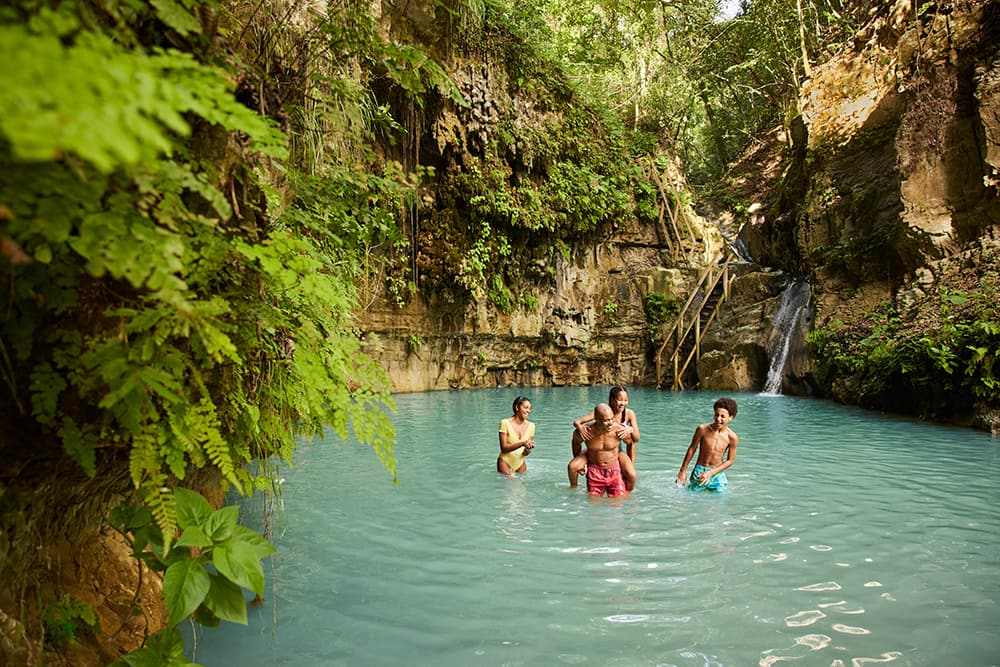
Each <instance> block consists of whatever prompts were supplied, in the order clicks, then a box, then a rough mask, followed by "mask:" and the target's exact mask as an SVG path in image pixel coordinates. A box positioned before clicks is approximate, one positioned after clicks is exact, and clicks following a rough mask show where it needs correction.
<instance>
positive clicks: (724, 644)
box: [188, 387, 1000, 667]
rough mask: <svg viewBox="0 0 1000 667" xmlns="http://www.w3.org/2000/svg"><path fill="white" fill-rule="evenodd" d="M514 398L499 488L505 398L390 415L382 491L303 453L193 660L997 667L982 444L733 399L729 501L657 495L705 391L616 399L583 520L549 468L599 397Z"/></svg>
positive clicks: (563, 460) (579, 503) (987, 454)
mask: <svg viewBox="0 0 1000 667" xmlns="http://www.w3.org/2000/svg"><path fill="white" fill-rule="evenodd" d="M522 392H523V393H525V394H526V395H527V396H529V397H530V398H531V399H532V403H533V407H534V411H533V414H532V417H531V419H532V421H534V422H535V423H536V424H537V428H538V431H537V435H536V442H537V443H538V446H537V448H536V449H535V452H534V453H533V454H532V455H531V456H530V457H529V459H528V472H527V473H526V474H525V475H522V476H521V477H519V478H518V479H516V480H510V479H506V478H502V477H500V476H498V475H497V474H496V469H495V460H496V454H497V449H498V445H497V423H498V422H499V420H500V419H501V418H503V417H508V416H510V413H511V411H510V405H511V402H512V400H513V399H514V397H515V396H516V395H517V393H518V392H517V391H516V390H481V391H461V392H433V393H422V394H407V395H399V396H397V397H396V400H397V404H398V412H397V414H396V415H395V419H394V421H395V423H396V427H397V435H398V445H397V458H398V470H399V485H398V486H393V485H392V483H391V477H390V475H389V474H388V473H387V472H385V470H384V469H382V468H381V467H380V465H379V463H378V462H377V460H376V459H375V456H374V455H373V454H372V452H371V451H370V450H368V449H366V448H364V447H361V446H359V445H357V444H354V443H342V442H340V441H339V440H337V439H336V438H335V437H334V438H333V439H331V440H330V441H326V442H320V441H316V442H310V443H303V444H302V445H301V446H300V448H299V450H298V452H297V454H296V457H295V465H294V467H293V468H292V469H285V470H283V471H282V475H283V476H284V477H285V480H286V481H285V483H284V493H283V497H282V499H281V504H282V507H283V510H282V512H281V515H280V517H279V516H276V517H274V518H273V519H272V525H273V527H274V531H275V532H274V535H273V541H274V543H275V544H276V545H277V546H278V548H279V552H278V553H277V554H276V555H275V556H274V557H273V559H272V560H273V562H268V563H265V570H267V571H268V579H269V590H268V594H267V601H266V603H265V604H264V606H263V607H260V608H256V609H251V610H250V624H249V626H247V627H244V626H237V625H232V624H226V625H224V626H223V627H221V628H217V629H206V630H204V631H199V633H198V637H197V655H196V659H197V661H198V662H200V663H202V664H204V665H207V666H211V665H244V666H251V665H295V666H299V665H303V666H305V665H310V666H311V665H351V666H367V665H372V666H382V665H385V666H388V665H401V664H407V665H435V666H437V665H441V666H452V665H454V666H478V665H484V666H485V665H497V666H499V665H540V666H545V665H562V664H565V665H602V666H603V665H629V666H633V665H773V664H778V663H785V662H791V663H793V664H800V665H826V666H833V667H840V666H844V667H853V666H855V665H868V664H891V665H934V666H938V665H949V666H958V665H961V666H963V667H967V666H975V665H996V664H1000V640H998V639H997V637H998V634H997V631H998V629H1000V607H998V603H1000V549H998V546H1000V517H998V515H997V511H996V509H997V506H998V504H1000V503H998V500H1000V491H998V486H997V478H998V474H1000V456H998V454H997V448H998V446H1000V440H998V439H997V438H995V437H992V436H990V435H988V434H984V433H980V432H975V431H969V430H963V429H957V428H949V427H942V426H936V425H930V424H925V423H920V422H916V421H911V420H906V419H900V418H894V417H887V416H884V415H879V414H876V413H868V412H863V411H859V410H856V409H851V408H845V407H842V406H837V405H834V404H831V403H827V402H823V401H817V400H812V399H801V398H791V397H784V396H764V395H755V394H735V395H733V396H734V398H736V400H737V401H738V403H739V413H738V415H737V417H736V419H735V420H733V422H732V423H731V428H733V430H735V431H736V432H737V433H738V434H739V436H740V445H739V450H738V457H737V462H736V464H735V465H734V466H733V467H732V468H731V469H730V470H729V472H728V477H729V492H728V493H727V494H725V495H710V494H693V493H691V492H688V491H686V490H684V489H682V488H680V487H677V486H676V485H675V484H674V482H673V480H674V477H675V475H676V473H677V468H678V467H679V465H680V462H681V459H682V458H683V455H684V451H685V449H686V448H687V446H688V444H689V442H690V439H691V435H692V433H693V431H694V428H695V426H696V425H697V424H699V423H702V422H707V421H710V419H711V416H712V401H713V400H714V399H715V398H716V397H717V396H716V395H714V394H711V395H709V394H705V393H699V392H683V393H672V392H656V391H652V390H643V389H635V390H633V391H632V393H631V402H630V407H631V408H633V409H634V410H635V411H636V413H637V415H638V419H639V426H640V429H641V434H642V439H641V441H640V443H639V448H638V462H637V463H638V464H637V468H638V473H639V486H638V488H637V490H636V492H635V493H634V494H633V495H632V496H631V497H629V498H627V499H624V500H621V499H608V498H604V499H599V500H594V499H590V498H588V497H587V495H586V492H585V490H584V489H583V488H579V489H569V488H568V486H567V482H566V471H565V470H566V464H567V462H568V460H569V457H570V448H569V436H570V433H571V430H572V424H571V423H572V420H573V419H574V418H576V417H579V416H581V415H583V414H585V413H586V412H587V411H589V410H590V409H591V408H592V407H593V405H594V404H595V403H597V402H600V401H605V400H607V388H604V387H586V388H550V389H529V390H522ZM244 515H245V519H246V520H247V522H248V523H250V524H251V525H255V526H256V527H258V528H259V527H260V525H261V519H260V516H259V512H255V510H254V504H253V503H249V504H248V505H247V506H246V507H245V508H244ZM188 641H189V644H191V643H192V642H191V640H190V637H189V640H188Z"/></svg>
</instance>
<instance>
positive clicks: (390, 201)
mask: <svg viewBox="0 0 1000 667" xmlns="http://www.w3.org/2000/svg"><path fill="white" fill-rule="evenodd" d="M258 9H260V7H258ZM281 18H282V17H280V16H276V15H272V14H268V12H267V11H256V10H254V9H253V8H250V7H243V6H239V5H235V6H231V7H218V6H215V7H213V6H208V5H202V4H201V3H190V2H173V1H171V0H158V1H156V2H151V3H146V2H141V1H137V2H121V3H119V2H112V3H87V2H84V3H76V2H54V3H48V2H33V1H28V0H26V1H22V2H18V3H15V4H14V5H13V6H10V5H8V6H5V8H4V9H2V10H0V57H2V58H3V61H4V63H5V67H4V68H3V69H2V70H0V88H2V89H3V90H4V91H6V92H5V93H4V95H3V96H2V97H0V270H2V272H3V275H4V284H5V288H4V290H3V292H2V294H0V309H2V311H3V313H4V317H3V318H0V360H2V364H0V377H2V379H3V381H4V382H3V384H4V387H5V391H4V392H3V393H2V395H0V406H2V412H3V413H4V414H6V415H10V418H11V419H17V420H18V421H19V422H20V423H22V424H28V425H30V431H29V432H23V433H20V434H19V438H18V439H17V440H16V441H14V440H8V439H4V440H3V441H2V442H0V449H2V452H3V455H4V456H5V457H6V458H7V459H9V460H13V461H17V460H23V459H26V458H28V457H31V456H33V455H34V454H37V451H38V448H39V447H42V448H45V447H50V448H51V449H52V451H56V449H55V448H58V449H60V450H61V451H62V452H64V454H65V455H67V456H69V457H71V458H72V459H73V460H75V461H76V463H78V464H79V466H80V467H81V468H82V469H83V470H84V471H86V473H87V474H88V475H90V476H101V475H108V474H111V473H110V471H112V470H114V469H117V468H119V467H121V466H125V467H126V468H127V469H128V471H129V478H130V481H131V485H132V487H133V488H134V490H135V492H136V495H137V497H138V498H139V499H141V501H142V503H143V505H142V507H141V509H139V508H134V509H133V510H131V511H130V512H129V513H128V515H127V516H125V517H124V518H123V517H119V519H118V520H117V521H116V523H117V524H118V525H119V527H120V528H121V529H122V530H123V531H124V532H127V533H129V534H130V535H131V536H132V538H131V539H132V540H133V544H134V547H135V556H136V557H137V558H139V559H141V560H143V561H145V562H146V563H147V565H149V566H150V567H151V568H152V569H153V570H154V571H161V572H162V573H163V576H164V591H165V594H166V603H167V610H168V614H169V621H170V624H169V627H168V628H167V630H166V631H165V634H164V635H163V636H161V637H160V638H159V639H157V640H155V641H150V642H149V643H148V644H147V646H146V648H145V649H143V652H142V653H140V654H137V655H135V656H133V657H132V658H128V657H127V658H126V661H127V662H129V663H130V664H153V663H155V664H168V663H171V661H180V662H183V659H182V656H181V654H179V653H178V651H177V647H176V642H175V641H174V640H175V639H176V637H177V635H176V631H175V630H173V626H174V625H176V623H177V622H179V621H180V620H182V619H184V618H186V617H188V616H189V615H191V614H192V613H194V614H195V617H196V618H198V619H199V620H203V621H204V620H209V621H216V620H217V619H224V620H232V621H237V622H245V611H244V612H243V613H242V614H241V613H240V611H239V608H240V607H241V606H242V604H243V602H242V595H241V594H240V589H241V588H247V589H250V590H253V591H255V592H257V593H262V592H263V590H262V584H263V578H262V575H260V574H259V568H260V565H259V561H260V558H262V557H264V556H266V555H267V554H268V553H270V546H269V545H267V544H266V542H265V541H264V540H263V538H261V537H260V536H256V535H254V534H252V533H251V531H248V530H247V529H244V528H241V527H239V526H237V525H236V524H235V514H234V513H233V512H232V511H230V510H229V509H228V508H227V509H224V510H219V511H217V512H211V511H210V508H208V506H207V502H206V501H204V500H203V499H201V498H200V496H197V495H196V494H193V493H192V492H190V491H186V490H184V489H182V488H181V487H180V486H179V485H180V484H181V483H183V482H184V480H186V479H188V478H189V477H190V476H191V472H192V471H193V470H196V469H211V470H213V471H214V472H215V474H216V475H217V476H218V478H219V479H220V480H222V483H223V484H224V485H225V486H227V487H228V488H231V489H233V490H235V491H237V492H240V493H244V494H249V493H254V492H255V491H269V490H271V488H272V487H271V483H270V481H269V480H268V479H267V476H266V474H261V473H258V472H254V471H265V472H266V471H267V470H268V469H269V466H267V465H264V466H250V465H249V464H250V463H251V462H254V461H267V460H268V459H269V458H271V457H277V458H280V459H284V460H289V459H290V457H291V455H292V452H293V450H294V448H295V444H296V441H297V439H298V438H301V437H306V438H310V437H314V436H319V435H321V434H324V433H327V432H335V433H337V434H338V435H339V436H341V437H342V438H343V437H347V435H348V433H349V432H353V434H354V436H355V438H356V439H357V440H358V441H359V442H361V443H364V444H368V445H370V446H371V447H373V449H374V451H375V453H376V455H377V456H378V457H379V458H380V459H381V460H382V461H383V462H384V463H385V465H386V467H387V468H388V469H389V471H390V473H393V471H394V459H393V454H392V447H393V437H394V435H393V427H392V423H391V421H390V419H389V415H388V412H389V411H391V410H392V399H391V396H390V395H389V393H388V392H389V388H390V385H389V383H388V380H387V378H386V377H385V375H384V373H383V372H382V371H381V369H380V368H378V367H377V366H376V365H375V364H374V363H373V362H371V361H370V360H369V359H368V358H367V357H366V356H365V355H364V354H362V353H361V351H360V343H359V341H358V339H357V336H356V333H355V331H354V328H353V327H354V313H355V312H356V310H357V308H358V306H359V301H358V292H357V285H359V284H362V283H363V282H364V280H365V279H366V278H369V277H371V276H373V275H375V276H377V275H380V272H381V271H382V269H381V266H380V261H381V260H380V259H379V257H380V255H379V254H378V253H377V252H373V249H375V248H379V247H393V246H395V245H398V244H399V243H401V242H402V239H401V236H400V234H399V231H398V228H397V226H396V225H395V219H396V215H397V212H398V210H399V209H400V207H401V206H402V201H403V200H404V199H405V197H406V196H408V193H410V192H411V191H412V183H413V182H414V181H413V179H412V178H411V177H410V176H409V175H406V174H402V173H401V171H400V169H399V167H398V165H396V164H394V163H392V162H387V163H386V162H383V163H381V166H378V165H377V164H374V160H373V157H372V155H371V153H370V151H369V150H366V149H365V148H364V147H365V146H368V145H369V143H370V139H371V136H372V135H374V133H376V132H378V131H379V130H378V128H379V127H380V124H384V123H391V118H389V117H387V116H386V115H385V113H384V111H383V110H379V109H378V108H376V107H375V106H374V105H373V104H372V102H371V99H370V97H367V96H365V95H363V94H361V93H360V92H359V89H358V86H357V80H358V76H357V72H358V67H359V64H365V63H369V62H377V63H379V67H380V68H383V69H382V70H381V71H382V72H383V74H384V75H385V76H388V77H390V78H391V79H392V80H393V81H395V82H397V84H398V85H399V86H400V87H402V88H403V89H404V90H406V91H408V92H409V93H420V92H422V91H424V90H425V87H433V86H435V85H436V84H438V83H440V84H441V85H442V86H444V84H445V83H446V80H445V78H444V77H443V75H442V74H441V72H440V69H439V68H437V66H436V65H434V63H433V61H431V60H429V59H428V58H427V57H426V56H423V55H422V54H421V53H420V52H419V51H418V50H416V49H404V48H399V47H395V46H393V45H391V44H388V43H386V42H384V41H383V40H382V39H381V37H379V36H378V34H377V33H376V31H375V29H374V25H373V22H372V20H371V17H370V16H369V15H368V13H367V8H358V7H354V6H350V5H348V6H342V7H333V8H331V15H329V16H310V17H308V19H307V21H306V24H307V25H306V26H305V27H302V26H299V32H296V31H295V30H294V29H293V28H294V27H295V26H294V25H289V24H288V23H287V22H286V23H282V22H281V20H280V19H281ZM284 18H287V17H284ZM220 35H225V36H226V37H227V39H228V40H230V41H227V42H224V43H223V46H222V48H220ZM237 35H238V36H239V38H236V36H237ZM255 47H256V49H264V50H266V51H267V52H268V53H267V54H266V55H267V56H269V57H267V58H265V54H264V53H262V52H261V51H260V50H256V49H255ZM296 54H298V55H308V56H309V57H308V58H307V61H306V64H305V65H301V63H300V65H301V68H300V69H299V71H298V72H297V74H298V75H299V76H298V78H297V79H295V80H292V83H294V84H295V85H289V81H290V80H291V77H283V76H280V74H281V73H279V72H277V71H275V69H274V67H275V65H276V64H282V65H283V66H287V65H288V64H289V61H288V60H286V59H287V58H290V57H291V56H293V55H296ZM283 86H284V87H283ZM289 149H291V153H289ZM344 163H346V164H350V165H351V168H345V167H344V166H343V164H344ZM365 164H369V165H370V167H369V168H364V169H357V166H358V165H365ZM46 443H48V444H46ZM123 490H124V489H123ZM209 563H210V564H211V565H212V570H208V569H206V565H208V564H209ZM7 565H9V566H11V567H13V566H14V564H13V563H7ZM22 565H23V564H22ZM4 574H5V575H9V574H10V571H9V570H5V572H4ZM237 598H239V599H237ZM157 647H158V648H157ZM150 652H152V654H151V653H150ZM171 656H172V657H171Z"/></svg>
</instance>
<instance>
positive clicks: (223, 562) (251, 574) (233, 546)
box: [212, 540, 264, 595]
mask: <svg viewBox="0 0 1000 667" xmlns="http://www.w3.org/2000/svg"><path fill="white" fill-rule="evenodd" d="M212 562H213V563H214V564H215V567H216V569H217V570H219V573H220V574H222V575H223V576H225V577H226V578H227V579H229V580H230V581H233V582H235V583H237V584H239V585H240V586H243V587H244V588H249V589H250V590H252V591H253V592H254V593H256V594H257V595H263V594H264V568H263V567H262V566H261V563H260V557H258V556H257V550H256V549H255V548H254V547H253V546H251V545H250V544H247V543H246V542H243V541H242V540H229V541H227V542H223V543H221V544H218V545H216V547H215V548H214V549H213V550H212Z"/></svg>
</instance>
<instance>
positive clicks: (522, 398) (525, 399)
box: [511, 396, 531, 412]
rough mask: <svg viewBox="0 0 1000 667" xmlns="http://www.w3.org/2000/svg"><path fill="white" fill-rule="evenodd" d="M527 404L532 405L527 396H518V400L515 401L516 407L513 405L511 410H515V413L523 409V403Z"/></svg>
mask: <svg viewBox="0 0 1000 667" xmlns="http://www.w3.org/2000/svg"><path fill="white" fill-rule="evenodd" d="M525 402H527V403H530V402H531V400H530V399H529V398H528V397H527V396H518V397H517V398H515V399H514V405H512V406H511V408H512V409H513V410H514V412H517V409H518V408H519V407H521V403H525Z"/></svg>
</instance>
